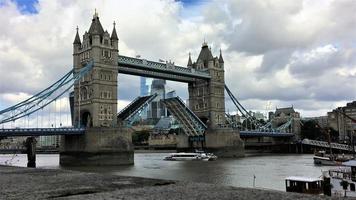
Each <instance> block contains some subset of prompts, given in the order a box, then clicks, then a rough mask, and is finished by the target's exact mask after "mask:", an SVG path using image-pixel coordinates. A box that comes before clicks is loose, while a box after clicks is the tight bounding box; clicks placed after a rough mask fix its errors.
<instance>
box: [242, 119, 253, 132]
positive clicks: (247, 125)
mask: <svg viewBox="0 0 356 200" xmlns="http://www.w3.org/2000/svg"><path fill="white" fill-rule="evenodd" d="M242 128H247V129H251V130H253V129H255V124H254V123H252V120H251V119H245V120H244V121H243V122H242Z"/></svg>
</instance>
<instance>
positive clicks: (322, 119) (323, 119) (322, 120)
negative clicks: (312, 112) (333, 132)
mask: <svg viewBox="0 0 356 200" xmlns="http://www.w3.org/2000/svg"><path fill="white" fill-rule="evenodd" d="M303 120H307V121H308V120H313V121H315V122H316V123H318V125H319V126H320V127H321V128H327V127H328V126H329V125H328V116H319V117H304V118H303Z"/></svg>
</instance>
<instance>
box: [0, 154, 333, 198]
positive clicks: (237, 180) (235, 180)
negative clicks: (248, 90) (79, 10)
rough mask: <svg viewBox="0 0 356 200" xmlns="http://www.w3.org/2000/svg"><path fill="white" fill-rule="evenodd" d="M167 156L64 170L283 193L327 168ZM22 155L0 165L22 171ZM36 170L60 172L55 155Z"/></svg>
mask: <svg viewBox="0 0 356 200" xmlns="http://www.w3.org/2000/svg"><path fill="white" fill-rule="evenodd" d="M166 155H168V153H135V165H132V166H117V167H75V168H64V169H70V170H76V171H86V172H98V173H108V174H114V175H123V176H137V177H147V178H158V179H169V180H183V181H194V182H206V183H213V184H219V185H230V186H237V187H254V185H253V184H254V177H255V187H259V188H268V189H274V190H280V191H285V185H284V184H285V183H284V179H285V178H286V177H287V176H308V177H319V176H321V172H322V171H326V170H328V169H329V168H330V167H325V166H323V167H320V166H315V165H314V164H313V155H312V154H267V155H262V156H249V157H244V158H238V159H222V158H219V159H218V160H216V161H211V162H204V161H164V160H163V158H164V157H165V156H166ZM26 163H27V157H26V155H24V154H6V155H4V154H2V155H1V154H0V164H1V165H13V166H22V167H25V166H26ZM37 167H38V168H50V169H51V168H53V169H58V168H63V167H60V166H59V155H58V154H37Z"/></svg>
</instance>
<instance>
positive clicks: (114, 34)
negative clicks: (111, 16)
mask: <svg viewBox="0 0 356 200" xmlns="http://www.w3.org/2000/svg"><path fill="white" fill-rule="evenodd" d="M115 25H116V23H115V21H114V29H112V33H111V39H112V40H119V38H118V37H117V34H116V28H115Z"/></svg>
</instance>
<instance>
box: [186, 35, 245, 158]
mask: <svg viewBox="0 0 356 200" xmlns="http://www.w3.org/2000/svg"><path fill="white" fill-rule="evenodd" d="M187 66H188V67H189V68H193V69H196V70H201V71H207V72H208V73H209V74H210V76H211V79H210V80H208V81H206V80H196V81H195V82H192V83H189V85H188V92H189V107H190V109H191V110H192V111H193V112H194V113H195V114H196V115H197V116H198V117H199V118H200V119H201V120H202V121H203V122H204V123H205V124H206V125H207V126H208V129H207V131H206V133H205V145H206V148H208V149H210V150H211V151H215V153H217V154H219V155H222V156H226V157H239V156H242V155H243V154H244V150H243V149H244V147H243V142H242V140H241V139H240V135H239V132H238V131H237V130H233V129H232V128H231V127H228V126H227V125H226V119H225V93H224V91H225V88H224V86H225V71H224V59H223V56H222V52H221V50H220V55H219V57H217V56H216V57H213V55H212V53H211V50H210V48H209V47H208V44H207V43H206V42H205V41H204V43H203V45H202V47H201V51H200V53H199V56H198V59H197V61H196V62H194V63H193V62H192V59H191V55H190V54H189V59H188V64H187Z"/></svg>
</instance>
